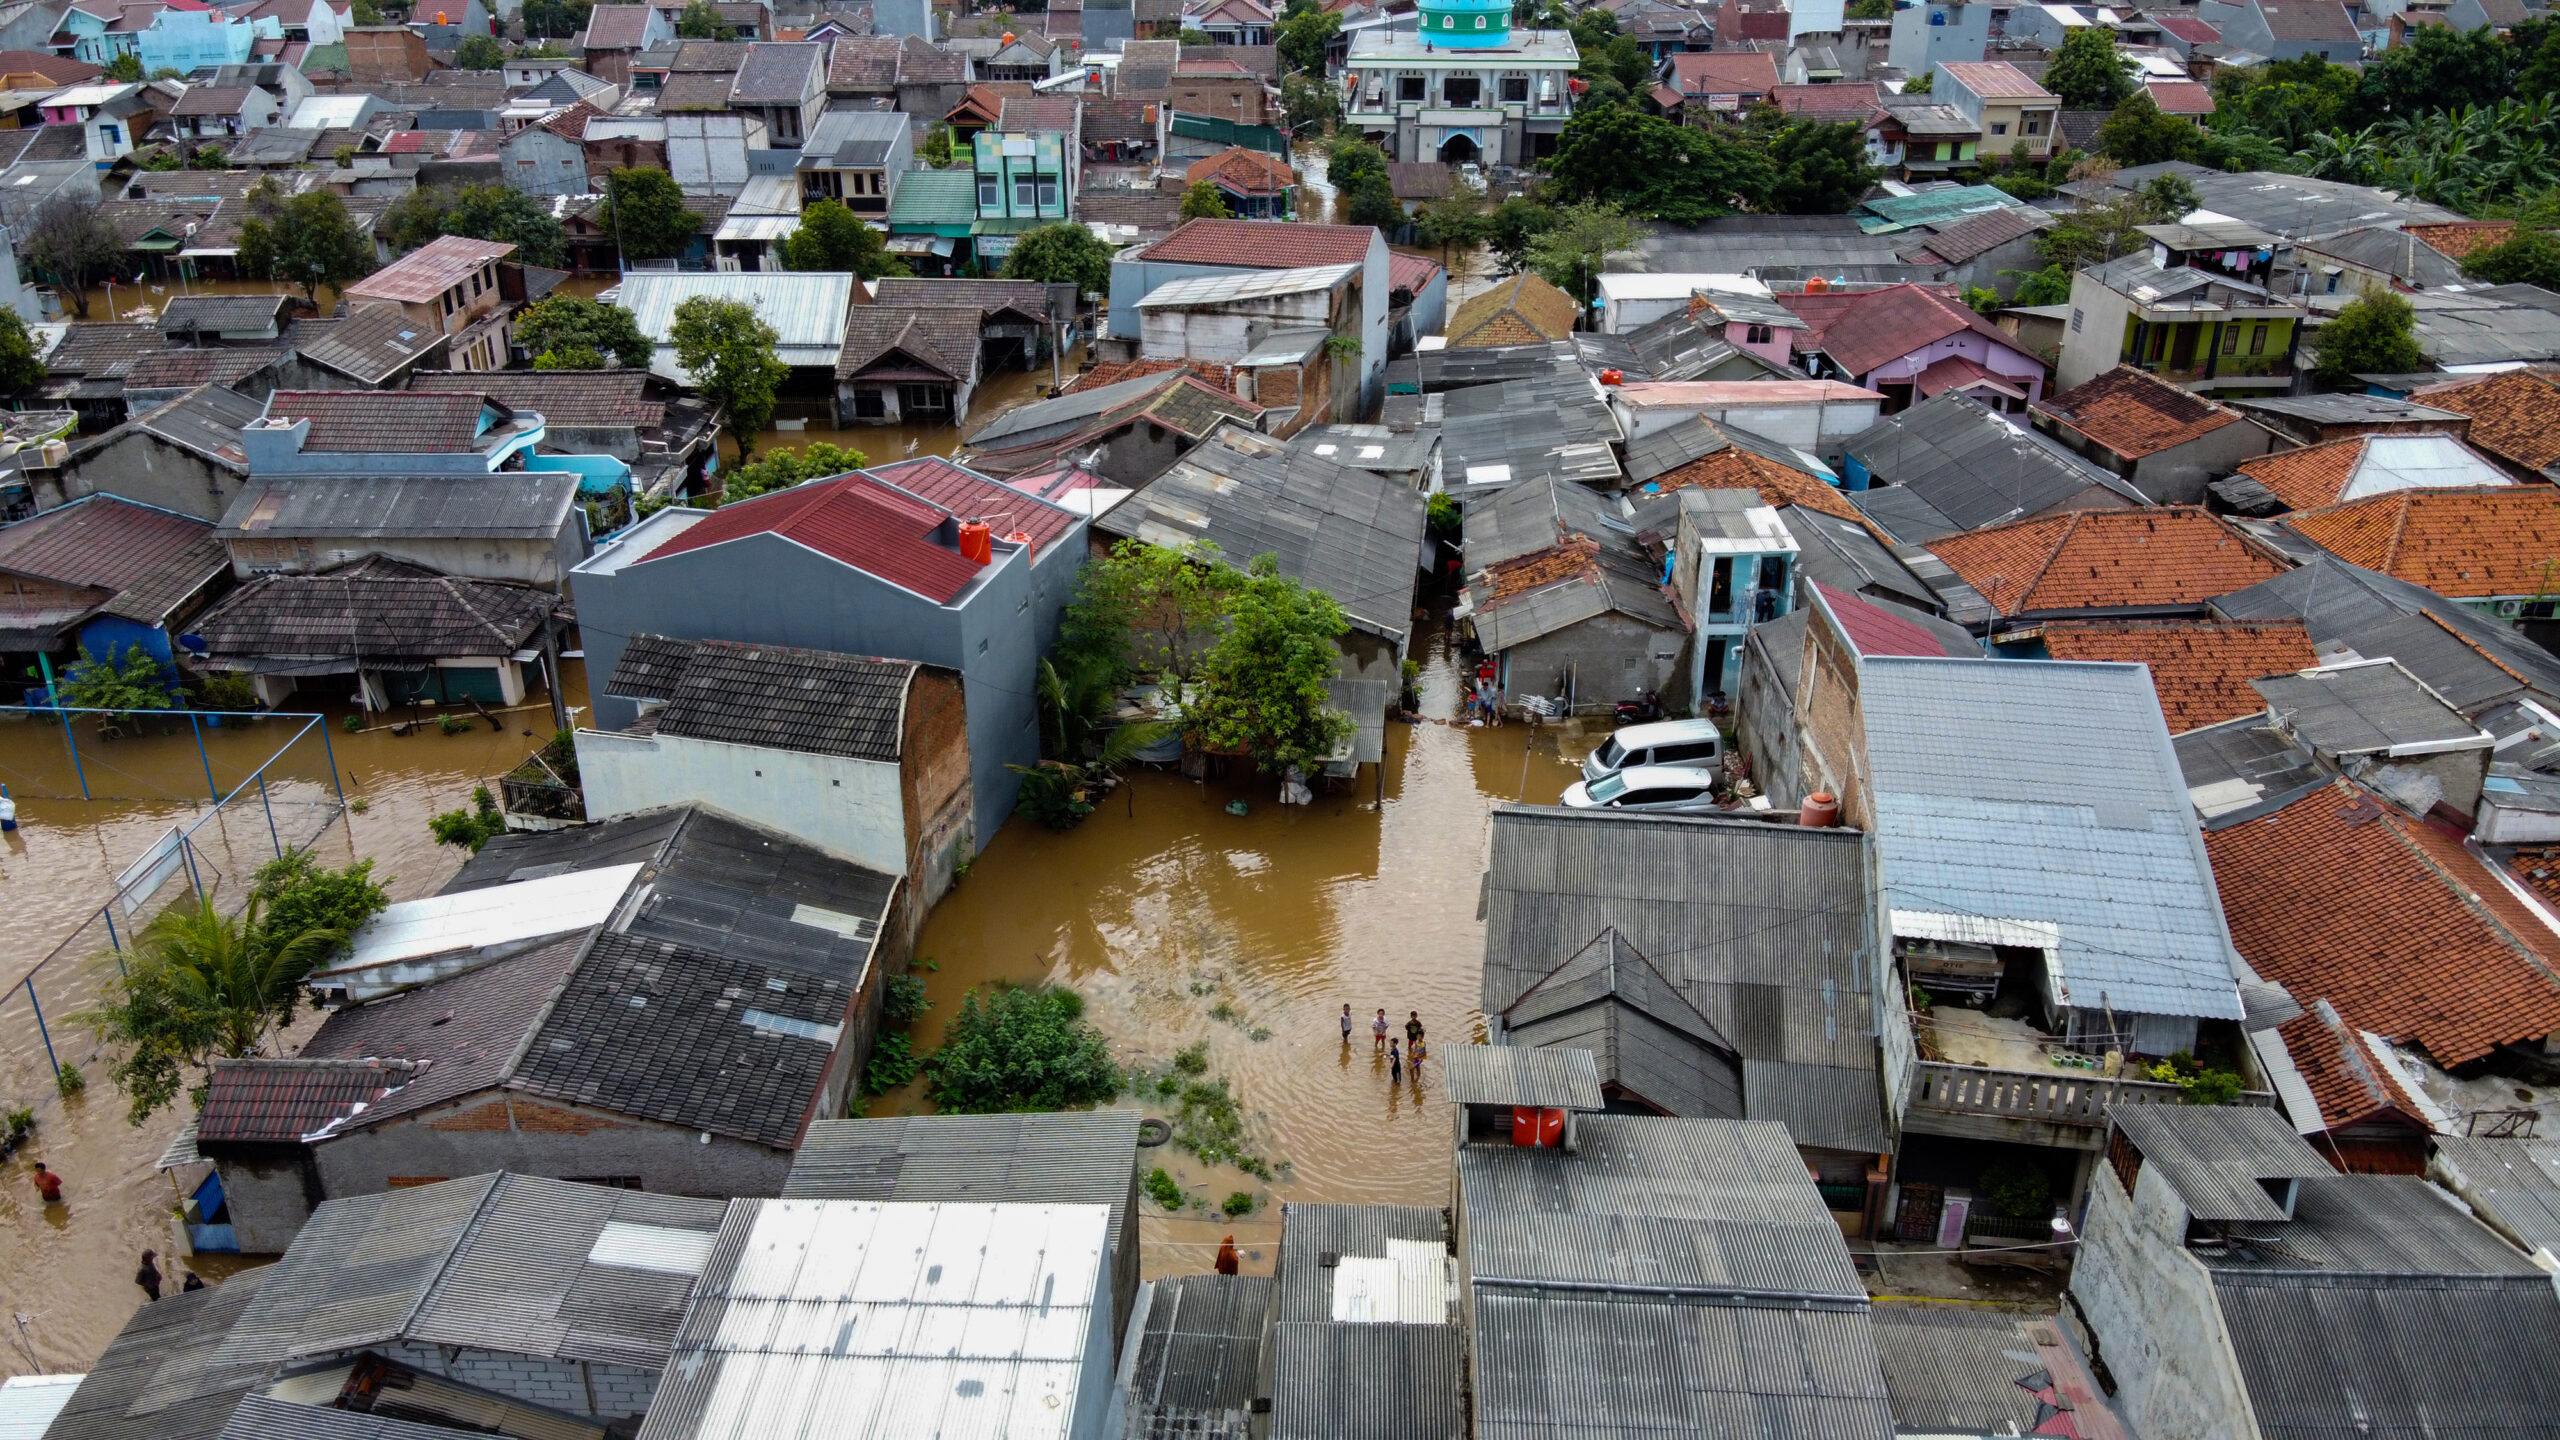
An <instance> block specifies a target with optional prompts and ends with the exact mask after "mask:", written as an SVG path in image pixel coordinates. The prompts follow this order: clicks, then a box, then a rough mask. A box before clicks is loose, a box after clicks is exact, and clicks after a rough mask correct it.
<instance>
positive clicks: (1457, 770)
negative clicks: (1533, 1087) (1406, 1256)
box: [873, 638, 1589, 1274]
mask: <svg viewBox="0 0 2560 1440" xmlns="http://www.w3.org/2000/svg"><path fill="white" fill-rule="evenodd" d="M1419 658H1421V659H1422V660H1423V661H1424V680H1423V698H1424V713H1425V714H1426V715H1433V716H1447V715H1450V714H1453V713H1455V711H1456V708H1457V695H1458V680H1457V674H1458V672H1457V665H1456V661H1455V658H1454V657H1453V656H1452V655H1450V654H1448V653H1446V652H1445V651H1444V650H1443V649H1442V648H1441V642H1440V641H1439V640H1438V639H1437V638H1432V639H1429V640H1426V641H1425V642H1424V645H1423V648H1422V650H1421V652H1420V655H1419ZM1588 743H1589V742H1587V741H1583V740H1580V739H1578V738H1576V737H1575V736H1573V735H1571V734H1567V733H1564V732H1559V731H1556V730H1546V731H1532V730H1530V729H1527V728H1525V727H1520V726H1509V727H1504V728H1501V729H1473V730H1470V729H1462V728H1456V727H1452V726H1448V725H1444V724H1438V723H1431V722H1425V723H1423V724H1419V725H1411V726H1404V725H1396V726H1390V727H1389V730H1388V736H1387V763H1386V783H1385V797H1384V800H1383V802H1382V801H1381V800H1380V798H1379V795H1378V782H1377V778H1376V772H1375V771H1374V770H1363V771H1362V772H1361V777H1360V784H1359V785H1358V786H1356V787H1355V788H1353V789H1352V790H1350V791H1348V792H1346V793H1343V794H1338V795H1327V794H1321V793H1320V794H1319V795H1318V796H1317V800H1316V803H1315V804H1314V805H1312V806H1307V807H1294V806H1282V805H1279V804H1277V803H1275V798H1276V797H1275V793H1274V792H1275V787H1274V786H1273V785H1272V784H1271V783H1269V782H1268V781H1266V780H1264V779H1262V778H1260V777H1255V776H1251V775H1238V776H1235V777H1233V778H1231V779H1225V780H1212V781H1210V782H1208V783H1207V784H1205V785H1204V784H1200V783H1196V782H1192V781H1187V780H1184V779H1181V778H1180V777H1178V776H1175V775H1171V774H1166V773H1145V774H1141V775H1140V776H1139V777H1138V778H1137V779H1136V780H1135V782H1134V783H1133V784H1132V785H1130V786H1128V787H1126V788H1124V789H1123V790H1122V791H1121V792H1119V793H1117V794H1114V795H1111V796H1109V797H1107V798H1106V799H1105V800H1104V801H1103V802H1102V803H1101V805H1100V808H1099V809H1098V810H1097V811H1096V813H1094V814H1093V815H1092V816H1091V817H1089V818H1088V819H1086V820H1085V822H1084V823H1083V824H1082V825H1081V826H1079V827H1077V828H1076V829H1074V830H1071V831H1068V832H1067V833H1065V834H1052V833H1050V832H1049V831H1046V830H1043V829H1040V828H1038V827H1036V826H1032V825H1029V824H1027V823H1025V822H1024V821H1022V820H1019V819H1017V820H1015V821H1013V822H1012V823H1010V824H1008V825H1007V826H1006V827H1005V828H1004V830H1003V832H1002V833H1001V834H999V835H998V836H997V837H996V841H995V843H994V844H993V845H991V846H989V847H988V848H987V850H986V852H985V853H984V854H983V855H981V856H979V857H978V861H977V864H976V866H975V867H974V868H973V869H972V870H971V871H970V873H969V875H968V878H967V879H965V880H964V881H962V882H961V884H960V885H959V886H958V888H956V889H955V890H953V891H952V893H951V895H950V896H949V897H948V898H946V899H944V901H943V902H942V904H941V905H940V907H939V908H937V909H936V910H935V912H934V914H933V916H932V918H931V920H929V921H928V922H927V924H926V926H925V931H924V935H923V937H922V939H921V940H920V941H919V942H918V945H917V950H918V953H919V955H921V956H926V957H930V961H931V965H930V967H929V968H927V969H923V970H920V971H919V972H918V973H919V974H920V975H922V976H923V978H924V979H925V982H926V988H927V991H928V994H929V995H930V997H931V999H932V1001H933V1009H932V1010H931V1011H930V1012H928V1013H927V1015H926V1017H925V1019H924V1021H923V1022H922V1023H921V1024H919V1026H918V1027H917V1031H916V1035H915V1040H916V1045H917V1048H918V1049H919V1050H920V1051H921V1050H925V1049H929V1048H930V1047H931V1046H932V1045H935V1044H938V1043H939V1042H940V1035H941V1026H942V1023H943V1021H944V1020H945V1019H947V1017H949V1016H950V1014H951V1013H952V1012H953V1010H954V1009H956V1008H957V1007H958V1005H959V1002H960V998H961V996H962V994H963V993H964V992H965V991H967V990H968V989H969V987H971V986H973V985H981V984H984V983H986V982H989V981H994V980H1011V981H1022V982H1028V981H1040V980H1047V981H1054V982H1056V983H1060V984H1065V985H1070V986H1073V987H1074V988H1075V989H1076V990H1077V991H1079V992H1080V993H1081V994H1083V996H1084V997H1085V1000H1086V1012H1085V1013H1086V1015H1087V1017H1088V1018H1089V1019H1091V1020H1092V1021H1093V1022H1094V1023H1095V1024H1097V1025H1098V1026H1099V1027H1100V1028H1101V1029H1102V1031H1103V1032H1104V1033H1105V1034H1106V1035H1107V1036H1108V1037H1109V1038H1110V1040H1111V1042H1112V1046H1113V1051H1114V1054H1115V1057H1116V1058H1118V1059H1119V1060H1121V1061H1122V1063H1124V1064H1132V1065H1138V1066H1143V1067H1146V1068H1149V1069H1151V1070H1153V1071H1155V1072H1157V1073H1163V1072H1165V1071H1166V1070H1167V1068H1168V1066H1169V1062H1170V1061H1171V1059H1172V1057H1173V1056H1174V1054H1175V1053H1176V1052H1177V1051H1180V1050H1182V1049H1183V1048H1184V1047H1186V1046H1190V1045H1193V1044H1195V1043H1198V1042H1202V1041H1205V1042H1206V1043H1207V1046H1208V1061H1209V1064H1208V1070H1207V1072H1206V1077H1207V1078H1209V1079H1217V1078H1220V1077H1223V1078H1225V1079H1226V1080H1227V1081H1228V1082H1229V1084H1230V1086H1231V1088H1232V1089H1233V1090H1234V1091H1235V1092H1236V1093H1237V1094H1238V1096H1239V1097H1240V1105H1239V1109H1240V1110H1241V1111H1242V1113H1243V1116H1244V1120H1245V1145H1246V1147H1247V1149H1248V1150H1249V1151H1251V1152H1253V1153H1255V1154H1258V1155H1260V1156H1263V1157H1267V1159H1268V1160H1269V1161H1270V1162H1271V1163H1272V1164H1273V1165H1274V1166H1275V1167H1277V1168H1276V1169H1275V1173H1274V1178H1273V1180H1272V1181H1271V1182H1269V1183H1265V1182H1263V1181H1261V1180H1258V1179H1256V1178H1254V1177H1252V1176H1249V1175H1246V1174H1244V1173H1242V1172H1241V1171H1239V1170H1237V1169H1236V1168H1234V1167H1233V1166H1231V1165H1218V1166H1210V1165H1204V1164H1202V1163H1200V1162H1199V1161H1198V1160H1196V1159H1194V1158H1193V1157H1191V1156H1190V1155H1187V1154H1184V1153H1182V1152H1181V1151H1179V1150H1178V1149H1176V1148H1175V1147H1173V1146H1170V1145H1168V1146H1164V1147H1162V1148H1159V1149H1155V1150H1151V1151H1148V1152H1146V1153H1147V1154H1148V1155H1149V1156H1150V1157H1151V1158H1150V1159H1149V1161H1148V1162H1147V1163H1149V1164H1162V1165H1163V1166H1164V1167H1165V1168H1166V1169H1167V1171H1169V1172H1170V1173H1171V1174H1172V1176H1173V1177H1174V1178H1175V1179H1176V1180H1178V1181H1179V1182H1180V1183H1181V1184H1182V1185H1183V1187H1184V1189H1185V1192H1186V1194H1187V1196H1188V1197H1190V1198H1191V1199H1194V1200H1198V1201H1202V1202H1205V1205H1206V1206H1216V1205H1217V1204H1219V1203H1220V1202H1222V1201H1224V1200H1225V1199H1226V1198H1227V1197H1228V1196H1229V1195H1230V1194H1232V1193H1235V1192H1237V1191H1244V1192H1246V1193H1249V1194H1251V1195H1253V1196H1255V1197H1256V1200H1257V1205H1256V1208H1255V1210H1254V1212H1253V1213H1252V1215H1250V1216H1249V1217H1247V1218H1245V1219H1243V1220H1240V1221H1230V1220H1228V1219H1226V1218H1224V1217H1223V1216H1218V1215H1214V1214H1212V1213H1208V1212H1207V1211H1206V1210H1205V1209H1204V1208H1203V1207H1202V1206H1200V1205H1186V1208H1185V1210H1183V1211H1182V1212H1179V1213H1170V1212H1167V1211H1165V1210H1164V1209H1162V1208H1159V1207H1158V1206H1157V1205H1156V1204H1155V1203H1154V1202H1153V1201H1148V1202H1146V1203H1145V1204H1143V1205H1142V1207H1141V1208H1142V1210H1143V1212H1144V1214H1145V1215H1146V1223H1145V1227H1144V1230H1143V1234H1144V1239H1145V1249H1144V1258H1145V1264H1146V1268H1147V1272H1148V1273H1149V1274H1165V1273H1178V1272H1185V1271H1197V1270H1203V1269H1206V1268H1207V1267H1208V1263H1209V1261H1210V1260H1211V1259H1212V1258H1213V1257H1214V1254H1215V1251H1216V1249H1217V1245H1218V1241H1219V1239H1220V1237H1221V1236H1224V1235H1228V1234H1233V1235H1235V1236H1236V1237H1237V1244H1238V1246H1239V1248H1240V1249H1242V1250H1244V1251H1245V1265H1246V1268H1247V1270H1248V1271H1249V1272H1267V1271H1268V1269H1269V1267H1270V1265H1271V1263H1272V1258H1273V1249H1274V1244H1275V1242H1276V1241H1277V1239H1278V1236H1279V1223H1280V1217H1279V1211H1278V1209H1277V1206H1276V1205H1275V1204H1274V1203H1273V1202H1275V1201H1281V1200H1310V1201H1341V1202H1364V1203H1365V1202H1380V1203H1395V1204H1407V1205H1423V1206H1430V1207H1435V1208H1436V1207H1438V1206H1441V1205H1445V1204H1447V1203H1448V1196H1449V1167H1450V1156H1451V1151H1452V1133H1453V1130H1452V1122H1451V1119H1450V1114H1449V1111H1448V1109H1447V1107H1446V1106H1445V1105H1444V1104H1442V1103H1441V1101H1440V1098H1439V1079H1440V1076H1439V1063H1438V1060H1437V1059H1436V1058H1435V1059H1433V1060H1431V1061H1428V1062H1426V1063H1425V1065H1424V1066H1423V1068H1422V1071H1421V1073H1420V1075H1419V1076H1416V1075H1415V1074H1414V1072H1412V1071H1411V1070H1408V1071H1407V1072H1406V1078H1405V1083H1404V1084H1402V1085H1401V1086H1398V1085H1392V1084H1390V1083H1389V1080H1388V1072H1387V1063H1386V1060H1385V1058H1384V1057H1383V1056H1382V1055H1380V1054H1377V1053H1375V1051H1374V1050H1373V1047H1372V1044H1371V1038H1370V1031H1369V1024H1370V1019H1371V1017H1372V1016H1374V1015H1375V1013H1376V1012H1377V1011H1378V1010H1379V1009H1381V1008H1384V1009H1385V1010H1386V1011H1387V1012H1388V1015H1389V1018H1390V1020H1391V1021H1392V1022H1393V1029H1392V1033H1393V1034H1394V1036H1395V1038H1396V1039H1397V1040H1398V1041H1399V1042H1401V1041H1402V1039H1403V1036H1404V1030H1403V1026H1404V1022H1405V1018H1406V1015H1407V1012H1409V1011H1417V1010H1418V1011H1420V1012H1421V1015H1422V1022H1423V1024H1424V1026H1425V1027H1426V1028H1427V1030H1428V1031H1429V1037H1428V1040H1429V1044H1430V1046H1431V1048H1432V1050H1433V1052H1434V1054H1435V1057H1436V1056H1437V1055H1438V1054H1441V1053H1445V1051H1446V1049H1447V1048H1448V1047H1450V1046H1453V1045H1460V1044H1465V1043H1469V1042H1471V1041H1474V1040H1477V1039H1480V1038H1481V1035H1482V1029H1483V1021H1482V1016H1481V1015H1480V1014H1479V1012H1478V1009H1477V1004H1478V994H1479V986H1478V980H1479V976H1480V974H1481V972H1482V969H1483V953H1484V926H1483V924H1482V922H1481V921H1479V920H1478V919H1477V918H1476V903H1477V893H1478V887H1479V877H1480V876H1481V875H1482V873H1483V870H1484V864H1485V847H1486V835H1487V819H1486V816H1487V814H1488V812H1489V810H1490V808H1491V806H1492V805H1493V804H1494V803H1496V802H1497V801H1503V800H1512V799H1516V798H1520V797H1522V796H1524V795H1525V797H1526V798H1527V799H1528V800H1529V801H1530V802H1532V803H1541V804H1552V803H1554V802H1555V800H1556V798H1557V796H1558V795H1559V794H1560V793H1561V791H1562V790H1563V788H1564V786H1565V785H1566V784H1567V783H1569V782H1570V781H1571V780H1573V779H1574V778H1575V775H1576V773H1577V772H1576V771H1575V770H1574V769H1573V764H1578V763H1579V761H1580V759H1581V755H1582V753H1583V751H1584V749H1585V748H1587V744H1588ZM1568 759H1569V760H1570V761H1571V762H1572V764H1568V763H1565V762H1566V761H1567V760H1568ZM1232 800H1242V801H1244V802H1245V804H1246V806H1247V813H1246V814H1244V815H1242V816H1235V815H1231V814H1229V813H1227V808H1226V807H1227V805H1228V803H1229V802H1230V801H1232ZM1346 1003H1347V1004H1349V1005H1350V1006H1351V1007H1352V1011H1353V1014H1354V1015H1355V1016H1357V1017H1358V1025H1357V1026H1356V1029H1355V1033H1354V1034H1353V1037H1352V1041H1351V1043H1350V1044H1349V1045H1348V1046H1346V1045H1344V1044H1343V1042H1342V1038H1341V1019H1340V1017H1341V1013H1342V1007H1343V1006H1344V1005H1345V1004H1346ZM1121 1103H1123V1104H1134V1103H1137V1102H1135V1101H1130V1100H1124V1101H1123V1102H1121ZM1168 1103H1170V1102H1166V1101H1163V1100H1160V1099H1154V1098H1153V1097H1150V1103H1148V1104H1147V1105H1145V1106H1144V1107H1142V1108H1145V1109H1146V1110H1147V1113H1149V1114H1151V1115H1159V1116H1168V1117H1169V1116H1170V1113H1171V1112H1170V1111H1169V1110H1168V1109H1167V1108H1166V1106H1167V1104H1168ZM873 1108H874V1113H891V1112H915V1111H919V1110H922V1109H924V1108H925V1102H924V1100H923V1097H922V1096H921V1095H920V1094H918V1093H916V1091H915V1089H914V1088H913V1087H910V1088H909V1089H908V1090H905V1091H901V1092H898V1093H895V1094H893V1095H890V1096H888V1097H885V1098H884V1099H883V1100H882V1101H880V1102H877V1103H876V1104H875V1105H874V1107H873Z"/></svg>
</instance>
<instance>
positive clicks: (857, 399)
mask: <svg viewBox="0 0 2560 1440" xmlns="http://www.w3.org/2000/svg"><path fill="white" fill-rule="evenodd" d="M853 418H854V419H856V420H886V419H888V418H889V402H888V401H887V400H886V399H884V398H882V397H881V394H880V392H879V391H877V390H856V391H854V392H853Z"/></svg>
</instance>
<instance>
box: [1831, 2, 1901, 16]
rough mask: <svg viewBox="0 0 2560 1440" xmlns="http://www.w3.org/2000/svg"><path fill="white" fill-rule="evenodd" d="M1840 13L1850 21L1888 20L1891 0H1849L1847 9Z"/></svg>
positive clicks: (1891, 12)
mask: <svg viewBox="0 0 2560 1440" xmlns="http://www.w3.org/2000/svg"><path fill="white" fill-rule="evenodd" d="M1841 13H1842V14H1843V15H1844V16H1845V17H1846V18H1848V19H1851V20H1890V19H1892V18H1893V0H1850V4H1849V8H1848V9H1847V10H1845V11H1842V12H1841Z"/></svg>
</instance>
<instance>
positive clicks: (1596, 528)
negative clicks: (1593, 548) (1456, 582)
mask: <svg viewBox="0 0 2560 1440" xmlns="http://www.w3.org/2000/svg"><path fill="white" fill-rule="evenodd" d="M1634 534H1635V526H1634V524H1633V523H1632V522H1630V521H1629V520H1628V519H1627V518H1626V516H1624V515H1623V514H1621V513H1619V506H1618V500H1617V497H1615V496H1604V495H1602V494H1601V493H1600V492H1599V491H1597V490H1594V489H1592V488H1590V487H1589V486H1587V485H1573V484H1568V483H1566V482H1564V481H1560V480H1542V481H1538V482H1535V483H1532V484H1528V485H1514V486H1512V487H1511V488H1509V489H1507V490H1504V491H1502V492H1500V493H1498V494H1496V495H1493V496H1490V497H1488V498H1486V499H1483V500H1479V501H1477V502H1476V503H1475V504H1473V505H1470V506H1468V507H1467V513H1466V543H1467V561H1466V563H1467V569H1468V570H1470V571H1475V570H1482V569H1484V568H1485V567H1486V566H1489V565H1499V564H1501V563H1502V562H1503V561H1505V560H1516V559H1519V558H1520V557H1521V556H1523V555H1535V554H1537V553H1538V552H1540V551H1542V550H1552V549H1554V548H1556V546H1557V545H1559V544H1561V543H1563V541H1564V540H1565V539H1566V538H1567V537H1569V536H1573V535H1587V536H1590V537H1592V538H1593V539H1601V538H1604V537H1606V538H1609V539H1617V540H1625V541H1632V539H1633V538H1634Z"/></svg>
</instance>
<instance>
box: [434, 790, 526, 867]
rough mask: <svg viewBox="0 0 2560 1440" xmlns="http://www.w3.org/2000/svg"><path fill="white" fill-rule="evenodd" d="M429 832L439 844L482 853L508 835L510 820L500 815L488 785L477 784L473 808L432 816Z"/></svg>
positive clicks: (448, 811)
mask: <svg viewBox="0 0 2560 1440" xmlns="http://www.w3.org/2000/svg"><path fill="white" fill-rule="evenodd" d="M427 833H428V834H430V835H433V836H434V837H436V843H437V844H439V845H453V846H458V847H460V848H461V849H464V850H468V851H471V852H472V853H473V854H478V853H479V850H480V847H481V846H483V845H486V844H488V843H489V842H490V841H492V840H495V839H497V838H498V837H499V836H501V835H504V834H505V833H507V817H506V816H505V815H503V814H501V813H500V812H499V810H498V802H497V801H496V800H495V799H493V798H491V797H490V794H489V787H488V786H486V785H474V786H472V787H471V808H470V809H468V810H447V811H445V812H444V813H443V814H441V815H431V816H429V817H428V818H427Z"/></svg>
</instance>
